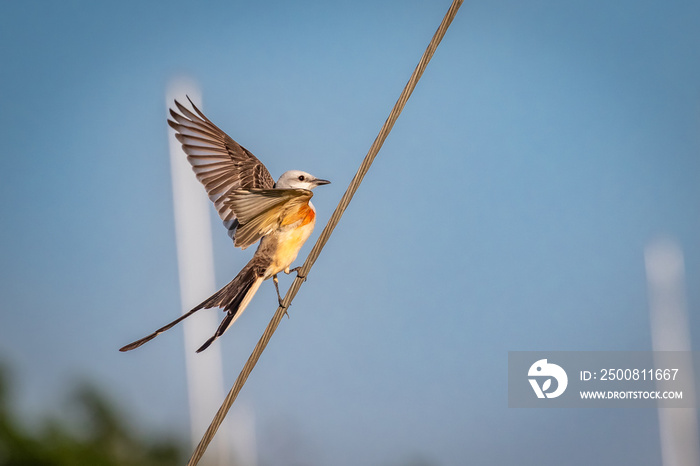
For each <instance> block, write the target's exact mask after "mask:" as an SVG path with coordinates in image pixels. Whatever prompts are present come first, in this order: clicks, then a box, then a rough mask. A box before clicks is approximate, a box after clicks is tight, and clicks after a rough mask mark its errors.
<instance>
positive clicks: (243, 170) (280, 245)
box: [120, 100, 330, 353]
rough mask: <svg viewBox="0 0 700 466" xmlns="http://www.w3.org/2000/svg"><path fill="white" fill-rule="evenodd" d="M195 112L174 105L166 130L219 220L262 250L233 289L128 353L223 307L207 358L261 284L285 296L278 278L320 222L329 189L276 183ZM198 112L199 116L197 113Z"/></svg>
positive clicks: (289, 175) (311, 183) (303, 178)
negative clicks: (321, 200)
mask: <svg viewBox="0 0 700 466" xmlns="http://www.w3.org/2000/svg"><path fill="white" fill-rule="evenodd" d="M190 104H191V105H192V108H193V109H194V112H192V111H191V110H189V109H187V108H186V107H185V106H184V105H182V104H180V103H179V102H178V101H175V105H176V106H177V108H178V110H179V111H180V113H177V112H176V111H174V110H172V109H171V110H170V116H171V117H172V120H168V124H169V125H170V126H171V127H172V128H173V129H174V130H175V131H176V134H175V137H176V138H177V139H178V141H180V142H181V143H182V148H183V150H184V151H185V153H186V154H187V160H188V161H189V162H190V164H192V169H193V170H194V172H195V174H196V176H197V179H198V180H199V181H201V182H202V184H203V185H204V188H205V189H206V190H207V194H209V199H211V201H212V202H213V203H214V205H215V207H216V210H217V211H218V213H219V216H220V217H221V219H222V220H223V222H224V226H226V228H227V229H228V234H229V236H230V237H231V239H233V244H234V245H235V246H237V247H240V248H241V249H245V248H247V247H248V246H250V245H252V244H254V243H256V242H257V241H258V240H259V241H260V244H259V245H258V249H257V251H255V254H254V255H253V258H252V259H251V260H250V262H248V264H247V265H246V266H245V267H243V269H242V270H241V271H240V272H239V273H238V275H236V278H234V279H233V280H232V281H231V282H230V283H229V284H228V285H226V286H224V287H223V288H221V289H220V290H219V291H217V292H216V293H214V294H213V295H212V296H211V297H210V298H209V299H207V300H206V301H204V302H203V303H201V304H200V305H199V306H197V307H195V308H194V309H192V310H191V311H189V312H188V313H186V314H183V315H182V316H181V317H179V318H177V319H175V320H174V321H172V322H171V323H169V324H168V325H166V326H165V327H161V328H159V329H158V330H156V331H155V332H153V333H152V334H150V335H148V336H147V337H144V338H142V339H140V340H137V341H135V342H133V343H131V344H129V345H126V346H124V347H123V348H121V349H120V351H129V350H132V349H134V348H138V347H139V346H141V345H143V344H144V343H146V342H148V341H150V340H152V339H153V338H155V337H157V336H158V335H160V334H161V333H163V332H165V331H166V330H168V329H170V328H172V327H173V326H174V325H176V324H177V323H179V322H181V321H182V320H184V319H185V318H187V317H189V316H191V315H192V314H194V313H195V312H197V311H198V310H200V309H209V308H213V307H219V308H221V309H223V310H224V311H225V312H226V316H225V317H224V319H223V320H222V321H221V324H220V325H219V328H218V329H217V330H216V333H215V334H214V336H212V337H211V338H210V339H209V340H207V341H206V342H205V343H204V344H203V345H202V346H201V347H200V348H199V349H198V350H197V352H198V353H199V352H200V351H203V350H205V349H207V347H209V345H211V343H212V342H213V341H214V340H216V339H217V338H219V337H220V336H221V335H223V334H224V332H226V330H228V328H229V327H230V326H231V325H232V324H233V323H234V322H235V321H236V319H238V317H240V315H241V314H242V313H243V311H244V310H245V308H246V307H247V306H248V304H249V303H250V300H251V299H252V298H253V296H254V295H255V293H256V292H257V291H258V288H259V287H260V284H261V283H262V282H263V281H264V280H267V279H268V278H272V279H273V281H274V283H275V289H276V290H277V297H278V299H279V301H280V304H281V303H282V298H281V296H280V294H279V286H278V282H277V274H278V273H279V272H281V271H284V272H285V273H290V270H289V266H290V265H291V263H292V262H293V261H294V259H296V257H297V254H298V253H299V249H301V246H302V245H303V244H304V242H305V241H306V240H307V239H308V238H309V235H310V234H311V232H312V231H313V229H314V224H315V223H316V210H315V209H314V206H313V204H312V203H311V197H312V196H313V193H312V192H311V190H312V189H314V188H315V187H316V186H320V185H323V184H328V183H330V181H326V180H321V179H318V178H316V177H314V176H313V175H309V174H308V173H305V172H302V171H299V170H290V171H288V172H285V173H283V174H282V176H280V178H279V179H278V180H277V183H275V182H274V180H273V179H272V176H271V175H270V172H269V171H267V168H265V166H264V165H263V164H262V163H261V162H260V160H258V159H257V158H256V157H255V156H254V155H253V154H251V153H250V152H249V151H248V150H246V149H245V148H244V147H243V146H241V145H239V144H238V143H237V142H236V141H234V140H233V139H231V138H230V137H229V136H228V135H227V134H226V133H224V132H223V131H221V130H220V129H219V128H218V127H217V126H216V125H214V123H212V122H211V121H209V119H208V118H207V117H205V116H204V114H203V113H202V112H201V111H200V110H199V109H198V108H197V107H196V106H195V105H194V103H192V101H191V100H190ZM195 112H196V113H195Z"/></svg>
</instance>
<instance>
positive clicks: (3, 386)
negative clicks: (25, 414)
mask: <svg viewBox="0 0 700 466" xmlns="http://www.w3.org/2000/svg"><path fill="white" fill-rule="evenodd" d="M8 380H9V377H8V371H7V369H6V368H4V367H1V366H0V466H76V465H89V466H132V465H133V466H137V465H138V466H166V465H167V466H172V465H174V464H184V462H185V457H184V448H183V447H184V445H183V444H182V443H181V442H179V441H177V440H174V439H172V438H167V437H165V436H162V437H161V436H159V438H158V439H153V438H152V437H149V438H144V437H143V436H142V435H139V432H138V429H136V427H135V426H133V425H130V423H129V422H127V420H126V419H125V418H124V416H123V415H122V413H120V412H119V410H118V408H117V407H116V406H115V405H114V404H113V403H111V402H110V401H109V400H108V399H107V397H106V396H105V395H104V394H102V393H100V391H99V390H97V389H95V388H94V387H92V386H90V385H84V386H82V387H80V388H79V389H78V390H76V393H75V396H74V401H73V403H71V404H70V407H71V408H75V409H76V410H77V412H78V413H79V415H80V420H79V421H78V422H76V421H75V420H73V419H70V418H69V416H62V417H61V418H58V419H56V418H49V419H46V420H42V421H41V424H40V426H39V427H38V428H33V429H28V428H26V427H25V426H23V425H22V422H21V420H20V419H18V416H17V415H16V414H15V413H14V412H13V410H12V403H11V401H10V399H9V398H10V397H9V392H10V390H9V388H10V387H9V384H8Z"/></svg>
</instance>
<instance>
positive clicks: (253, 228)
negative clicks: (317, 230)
mask: <svg viewBox="0 0 700 466" xmlns="http://www.w3.org/2000/svg"><path fill="white" fill-rule="evenodd" d="M312 196H313V193H312V192H311V191H309V190H307V189H236V190H234V191H233V192H232V193H231V194H230V195H229V197H228V199H227V200H226V201H224V204H226V205H227V206H228V207H229V208H230V209H231V210H232V211H233V212H234V214H235V215H236V218H238V221H239V222H240V225H239V227H238V230H237V231H236V238H235V240H234V244H235V245H236V246H238V247H240V248H242V249H245V248H247V247H248V246H250V245H251V244H254V243H257V242H258V240H259V239H260V238H262V237H263V236H265V235H268V234H270V233H271V232H273V231H274V230H276V229H277V228H279V227H280V226H283V225H291V224H293V223H295V222H297V221H298V222H302V221H303V220H304V219H305V218H307V216H308V215H313V213H309V212H313V210H312V208H311V207H310V206H309V199H311V197H312Z"/></svg>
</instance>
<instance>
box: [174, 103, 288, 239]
mask: <svg viewBox="0 0 700 466" xmlns="http://www.w3.org/2000/svg"><path fill="white" fill-rule="evenodd" d="M188 99H189V98H188ZM190 104H191V105H192V108H193V109H194V112H193V111H191V110H189V109H188V108H187V107H185V106H184V105H182V104H181V103H180V102H178V101H177V100H176V101H175V105H176V106H177V109H178V110H179V112H180V113H178V112H176V111H175V110H172V109H171V110H170V116H171V117H172V119H171V120H168V124H169V125H170V126H171V127H172V128H173V129H174V130H175V131H176V134H175V137H176V138H177V140H178V141H180V143H181V144H182V149H183V150H184V151H185V153H186V154H187V160H188V161H189V162H190V164H191V165H192V169H193V170H194V173H195V175H196V176H197V179H198V180H199V181H200V182H201V183H202V184H203V185H204V188H205V189H206V191H207V194H208V195H209V199H210V200H211V201H212V202H213V203H214V206H215V207H216V211H217V212H218V213H219V217H221V220H223V222H224V225H225V226H226V228H227V229H228V230H229V236H231V238H232V239H233V240H234V243H235V242H236V238H235V235H236V229H237V227H238V224H239V220H238V218H237V215H236V214H235V213H234V212H233V210H232V209H231V207H230V205H229V204H228V203H227V202H226V200H227V199H228V197H229V195H230V194H231V193H232V192H233V191H235V190H237V189H270V188H272V187H273V186H274V185H275V181H274V180H273V179H272V176H271V175H270V172H269V171H268V170H267V168H265V165H263V164H262V162H260V160H258V159H257V158H256V157H255V156H254V155H253V154H251V153H250V152H249V151H248V150H247V149H246V148H245V147H243V146H241V145H240V144H238V143H237V142H236V141H234V140H233V139H231V137H229V136H228V135H227V134H226V133H224V132H223V131H222V130H221V129H219V127H218V126H216V125H215V124H214V123H212V122H211V121H210V120H209V119H208V118H207V117H206V116H204V114H203V113H202V112H201V111H200V110H199V109H198V108H197V107H196V106H195V105H194V104H193V103H192V101H191V100H190Z"/></svg>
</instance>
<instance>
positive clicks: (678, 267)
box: [644, 239, 700, 466]
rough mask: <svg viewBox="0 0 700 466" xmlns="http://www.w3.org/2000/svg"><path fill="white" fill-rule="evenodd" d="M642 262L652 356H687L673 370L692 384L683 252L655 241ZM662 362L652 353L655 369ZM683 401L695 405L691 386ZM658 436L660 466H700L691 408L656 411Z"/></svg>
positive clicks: (669, 242) (670, 243) (673, 244)
mask: <svg viewBox="0 0 700 466" xmlns="http://www.w3.org/2000/svg"><path fill="white" fill-rule="evenodd" d="M644 261H645V265H646V273H647V282H648V286H649V312H650V321H651V341H652V349H653V350H654V351H655V352H660V351H683V352H687V353H685V357H684V358H682V360H680V361H679V360H678V357H677V356H676V358H674V362H675V364H676V365H677V366H682V367H677V368H678V369H679V371H683V372H684V373H686V374H687V375H688V376H690V380H695V379H694V377H693V361H692V357H691V353H690V351H691V345H690V332H689V330H688V329H689V324H688V311H687V309H686V305H685V290H684V281H685V268H684V265H683V252H682V251H681V248H680V247H679V246H678V244H677V243H676V242H675V241H672V240H670V239H661V240H656V241H654V242H652V243H650V244H648V245H647V247H646V248H645V250H644ZM663 360H664V357H663V353H655V355H654V361H655V363H656V364H657V366H658V363H660V362H662V361H663ZM658 367H660V368H664V367H662V366H658ZM683 399H684V400H685V401H690V402H692V403H693V405H694V404H695V387H694V385H691V386H688V387H684V390H683ZM659 435H660V437H661V459H662V463H663V465H664V466H698V465H700V449H699V447H698V420H697V412H696V410H695V408H659Z"/></svg>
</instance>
